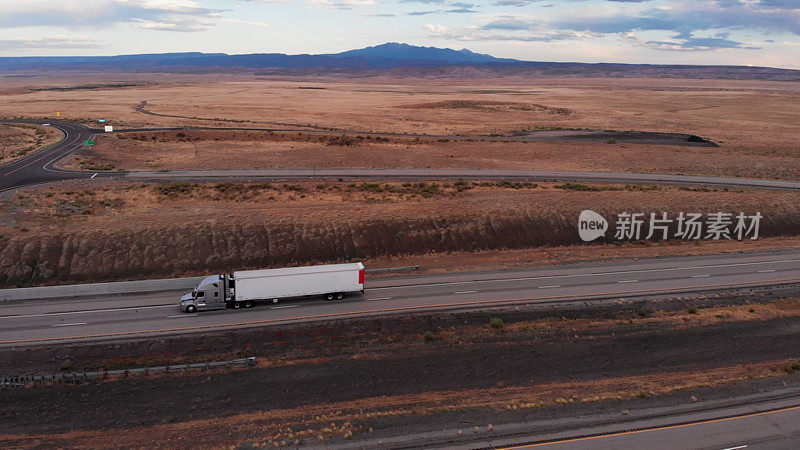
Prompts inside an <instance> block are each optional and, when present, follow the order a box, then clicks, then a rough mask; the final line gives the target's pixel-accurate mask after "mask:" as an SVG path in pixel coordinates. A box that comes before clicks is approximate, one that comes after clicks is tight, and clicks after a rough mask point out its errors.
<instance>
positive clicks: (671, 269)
mask: <svg viewBox="0 0 800 450" xmlns="http://www.w3.org/2000/svg"><path fill="white" fill-rule="evenodd" d="M793 262H800V259H783V260H778V261H755V262H748V263H730V264H711V265H707V266H687V267H666V268H661V269H636V270H620V271H616V272H594V273H585V274H564V275H542V276H537V277H518V278H502V279H496V280H470V281H446V282H440V283H422V284H405V285H401V286H383V287H371V288H369V290H370V291H377V290H388V289H403V288H410V287H434V286H456V285H460V284H475V283H508V282H512V281H528V280H549V279H554V278H579V277H601V276H607V275H625V274H632V273H650V272H675V271H678V270H694V269H712V268H722V267H744V266H756V265H761V264H781V263H793ZM772 270H773V271H774V269H772Z"/></svg>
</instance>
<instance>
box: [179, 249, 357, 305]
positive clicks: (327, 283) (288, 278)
mask: <svg viewBox="0 0 800 450" xmlns="http://www.w3.org/2000/svg"><path fill="white" fill-rule="evenodd" d="M364 278H365V270H364V265H363V264H362V263H360V262H359V263H351V264H327V265H320V266H305V267H287V268H283V269H264V270H244V271H237V272H234V273H233V275H213V276H209V277H205V278H203V279H202V280H201V281H200V282H199V283H197V285H196V286H195V287H194V289H193V290H192V292H188V293H186V294H184V295H183V297H181V303H180V307H181V309H182V310H183V311H185V312H190V313H192V312H195V311H198V310H201V309H222V308H226V307H231V308H236V309H239V308H242V307H244V308H250V307H251V306H253V305H254V304H255V303H256V302H258V301H265V300H266V301H272V302H277V301H278V300H280V299H283V298H291V297H307V296H313V295H320V296H324V297H325V298H327V299H328V300H334V299H342V298H343V297H344V296H345V295H348V294H352V293H356V292H360V293H362V294H363V293H364Z"/></svg>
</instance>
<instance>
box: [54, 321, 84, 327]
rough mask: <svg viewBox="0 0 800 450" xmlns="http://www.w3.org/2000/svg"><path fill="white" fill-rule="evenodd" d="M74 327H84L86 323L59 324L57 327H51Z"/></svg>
mask: <svg viewBox="0 0 800 450" xmlns="http://www.w3.org/2000/svg"><path fill="white" fill-rule="evenodd" d="M76 325H86V322H75V323H60V324H58V325H53V326H54V327H74V326H76Z"/></svg>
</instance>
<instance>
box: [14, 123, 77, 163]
mask: <svg viewBox="0 0 800 450" xmlns="http://www.w3.org/2000/svg"><path fill="white" fill-rule="evenodd" d="M62 136H63V135H62V134H61V133H60V132H59V131H58V130H55V129H53V128H49V127H42V126H38V125H23V124H8V123H0V164H8V163H10V162H12V161H15V160H17V159H19V158H23V157H25V155H28V154H29V153H31V152H33V151H36V150H37V149H40V148H42V147H46V146H48V145H50V144H53V143H55V142H57V141H58V140H59V139H61V137H62Z"/></svg>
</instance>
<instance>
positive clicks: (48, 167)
mask: <svg viewBox="0 0 800 450" xmlns="http://www.w3.org/2000/svg"><path fill="white" fill-rule="evenodd" d="M4 122H11V123H38V124H41V123H45V122H42V121H26V120H7V121H4ZM48 123H50V126H52V127H54V128H57V129H59V130H61V132H62V133H64V138H63V139H62V140H61V141H59V142H57V143H55V144H53V145H50V146H49V147H46V148H44V149H42V150H39V151H37V152H34V153H32V154H30V155H28V156H26V157H24V158H21V159H18V160H16V161H14V162H12V163H10V164H6V165H2V166H0V192H2V191H4V190H8V189H14V188H17V187H22V186H30V185H35V184H42V183H49V182H54V181H63V180H69V179H75V178H90V177H92V175H94V174H93V173H81V172H72V171H66V170H61V169H57V168H55V167H53V163H55V162H56V161H58V160H60V159H61V158H63V157H65V156H67V155H68V154H70V153H71V152H73V151H75V150H77V149H79V148H81V146H83V142H84V141H86V140H89V139H91V138H92V136H93V135H94V133H93V131H92V130H90V129H88V128H86V127H84V126H82V125H76V124H72V123H69V122H62V121H52V122H48ZM102 176H106V175H102Z"/></svg>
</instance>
